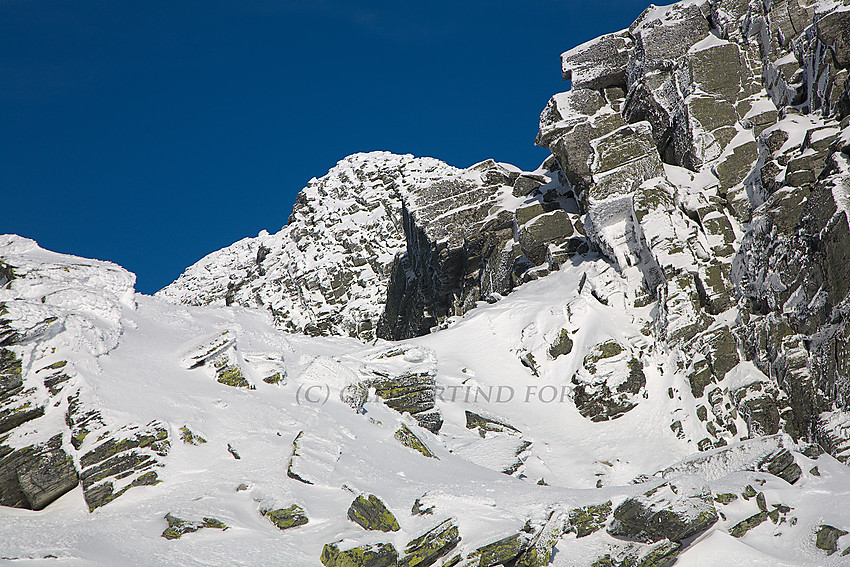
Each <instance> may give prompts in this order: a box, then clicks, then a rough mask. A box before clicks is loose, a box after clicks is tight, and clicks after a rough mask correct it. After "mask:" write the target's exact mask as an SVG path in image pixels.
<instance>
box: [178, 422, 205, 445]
mask: <svg viewBox="0 0 850 567" xmlns="http://www.w3.org/2000/svg"><path fill="white" fill-rule="evenodd" d="M180 440H181V441H183V442H184V443H186V444H187V445H203V444H204V443H206V442H207V440H206V439H204V438H203V437H201V436H200V435H198V434H197V433H193V432H192V430H191V429H189V426H188V425H184V426H183V427H181V428H180Z"/></svg>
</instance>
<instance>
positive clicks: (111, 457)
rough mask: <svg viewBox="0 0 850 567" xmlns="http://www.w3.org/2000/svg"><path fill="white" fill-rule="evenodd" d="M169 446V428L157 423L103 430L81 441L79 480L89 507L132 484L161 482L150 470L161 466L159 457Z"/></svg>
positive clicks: (109, 498) (122, 491)
mask: <svg viewBox="0 0 850 567" xmlns="http://www.w3.org/2000/svg"><path fill="white" fill-rule="evenodd" d="M170 446H171V444H170V440H169V433H168V428H167V427H166V426H165V425H164V424H162V423H158V422H151V423H149V424H148V425H146V426H125V427H122V428H118V429H116V430H114V431H106V432H104V433H102V434H101V435H100V436H99V439H98V440H97V441H94V442H92V443H91V444H84V445H83V446H82V447H83V449H84V450H83V451H81V452H82V456H81V457H80V468H81V471H82V472H81V473H80V480H81V481H82V484H83V494H84V495H85V498H86V503H87V504H88V506H89V509H90V510H94V509H95V508H99V507H101V506H104V505H106V504H108V503H109V502H111V501H113V500H115V499H116V498H118V497H119V496H121V495H122V494H124V493H125V492H126V491H127V490H129V489H130V488H131V487H133V486H149V485H154V484H158V483H159V482H161V481H160V480H159V478H158V475H157V473H156V471H155V470H153V469H154V468H156V467H161V466H163V463H162V462H161V459H160V458H161V457H164V456H166V455H167V454H168V451H169V449H170ZM86 447H89V448H86Z"/></svg>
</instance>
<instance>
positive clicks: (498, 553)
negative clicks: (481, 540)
mask: <svg viewBox="0 0 850 567" xmlns="http://www.w3.org/2000/svg"><path fill="white" fill-rule="evenodd" d="M527 545H528V544H527V537H526V535H525V534H522V533H516V534H514V535H510V536H508V537H505V538H502V539H500V540H498V541H494V542H493V543H488V544H487V545H484V546H482V547H479V548H478V549H476V550H475V551H474V552H472V553H471V554H470V555H469V558H473V557H478V558H479V560H478V565H481V566H482V567H485V566H486V567H490V566H491V565H501V564H504V563H508V562H510V561H511V560H513V559H514V558H516V557H517V556H518V555H519V554H520V553H522V552H523V551H524V550H525V548H526V547H527Z"/></svg>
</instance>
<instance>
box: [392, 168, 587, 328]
mask: <svg viewBox="0 0 850 567" xmlns="http://www.w3.org/2000/svg"><path fill="white" fill-rule="evenodd" d="M549 166H553V167H554V164H552V163H549ZM532 182H533V184H534V185H536V186H534V187H533V188H532V189H531V191H527V187H526V186H531V185H532ZM517 185H519V186H520V188H519V189H518V188H517ZM515 194H518V195H522V196H523V197H525V199H524V201H520V203H522V204H521V205H520V206H519V207H516V208H515V210H514V209H513V208H512V207H511V206H509V204H510V203H514V204H516V203H517V199H515V198H514V199H512V198H511V197H512V196H513V195H515ZM400 196H401V202H402V219H403V227H404V234H405V238H406V241H407V246H406V251H405V253H404V254H402V255H400V256H398V257H397V258H396V261H395V262H394V264H393V269H392V276H391V278H390V281H389V285H388V291H387V304H386V308H385V310H384V313H383V315H382V316H381V319H380V322H379V324H378V330H377V332H378V336H380V337H382V338H387V339H393V340H399V339H405V338H410V337H415V336H419V335H423V334H426V333H428V332H430V330H431V328H432V327H436V326H437V325H439V324H441V323H443V322H444V321H445V320H446V319H447V318H450V317H452V316H457V315H463V314H464V313H465V312H467V311H468V310H470V309H472V308H473V307H475V304H476V302H477V301H483V300H487V299H489V298H491V297H494V296H500V295H505V294H507V293H509V292H510V291H511V290H512V289H513V288H514V287H515V286H517V285H519V284H521V283H522V282H524V281H529V280H531V279H535V278H537V277H540V276H542V275H546V274H547V273H548V272H549V271H550V270H554V269H557V268H558V267H559V266H560V264H561V263H562V262H563V261H564V260H565V259H566V258H568V257H569V256H570V255H572V254H575V253H577V252H586V251H587V250H588V246H587V244H586V241H585V239H584V237H583V232H584V228H583V226H582V224H581V222H580V220H579V219H578V217H577V215H576V214H575V213H576V212H577V208H576V204H575V201H574V199H573V198H572V197H571V193H570V194H568V193H567V191H566V190H565V189H564V188H563V187H562V186H561V183H560V181H559V174H558V171H557V170H556V169H542V170H538V171H537V172H534V173H531V174H528V173H522V172H520V171H519V170H517V169H515V168H511V167H509V166H506V165H503V164H498V163H495V162H493V161H492V160H488V161H485V162H481V163H479V164H476V165H474V166H472V167H470V168H469V169H468V170H465V172H464V174H463V175H462V176H460V177H458V178H453V179H444V180H440V181H437V182H435V183H433V184H431V185H428V186H419V187H404V188H402V190H401V191H400Z"/></svg>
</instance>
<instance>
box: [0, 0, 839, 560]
mask: <svg viewBox="0 0 850 567" xmlns="http://www.w3.org/2000/svg"><path fill="white" fill-rule="evenodd" d="M848 30H850V7H848V5H846V4H840V3H835V2H826V1H822V2H818V3H811V4H810V3H807V2H805V1H801V0H785V1H782V2H762V1H760V0H756V1H754V2H744V1H740V0H728V1H727V0H687V1H685V2H680V3H678V4H675V5H672V6H667V7H650V8H648V9H647V10H646V11H645V12H644V13H643V14H641V16H640V17H639V18H638V19H637V20H636V21H635V23H634V24H633V25H632V26H630V27H629V29H627V30H622V31H619V32H615V33H611V34H608V35H605V36H603V37H600V38H597V39H596V40H593V41H591V42H588V43H585V44H583V45H580V46H578V47H575V48H573V49H571V50H569V51H567V52H566V53H564V54H563V55H562V57H561V70H562V73H563V76H564V78H565V79H568V80H569V81H570V89H569V90H568V91H565V92H563V93H559V94H556V95H555V96H553V97H552V99H551V100H550V101H549V102H548V104H547V105H546V106H545V108H544V110H543V112H542V114H541V116H540V123H539V134H538V137H537V143H538V144H539V145H540V146H542V147H544V148H547V149H548V150H550V152H551V156H550V157H549V158H548V159H546V160H545V161H544V162H543V164H542V165H541V167H540V168H539V169H537V170H535V171H532V172H523V171H520V170H519V169H517V168H515V167H513V166H510V165H508V164H503V163H496V162H494V161H492V160H487V161H484V162H481V163H479V164H476V165H473V166H471V167H469V168H467V169H457V168H454V167H451V166H448V165H446V164H444V163H442V162H440V161H437V160H434V159H428V158H413V157H411V156H397V155H393V154H389V153H383V152H376V153H370V154H357V155H354V156H350V157H348V158H346V159H344V160H342V161H340V162H339V164H337V166H336V167H334V168H333V169H332V170H331V171H330V172H329V173H328V174H327V175H326V176H324V177H322V178H321V179H314V180H312V181H311V182H310V183H309V184H308V186H307V187H306V188H305V189H304V190H303V191H302V192H301V193H300V194H299V196H298V201H297V203H296V205H295V207H294V209H293V213H292V215H291V216H290V218H289V224H288V225H287V226H286V227H284V228H283V229H282V230H281V231H280V232H278V233H277V234H274V235H270V234H267V233H261V234H260V235H259V236H258V237H256V238H249V239H245V240H242V241H240V242H237V243H235V244H233V245H232V246H230V247H228V248H226V249H224V250H221V251H218V252H215V253H213V254H210V255H209V256H207V257H206V258H204V259H203V260H201V261H200V262H199V263H197V264H196V265H194V266H192V267H190V268H188V269H187V270H186V272H185V273H184V274H183V275H182V276H181V277H180V278H179V279H178V280H177V281H176V282H174V283H173V284H171V285H170V286H168V287H167V288H165V289H164V290H162V291H161V292H159V294H157V295H158V296H159V297H158V298H146V297H144V296H139V295H134V292H133V289H132V285H133V278H132V275H131V274H129V273H127V272H126V271H124V270H122V269H120V268H118V267H117V266H114V265H111V264H108V263H103V262H96V261H88V260H82V259H79V258H73V257H67V256H62V255H59V254H54V253H50V252H46V251H44V250H41V249H40V248H38V247H37V246H36V245H35V243H33V242H31V241H28V240H26V239H22V238H19V237H14V236H4V237H1V238H3V240H0V504H2V505H4V506H7V507H17V508H30V509H33V510H38V509H42V508H44V507H46V506H48V505H49V504H50V503H51V502H53V501H55V500H56V499H58V498H62V497H63V495H66V494H68V493H69V492H70V493H71V495H72V494H73V493H74V491H79V493H80V494H81V495H82V498H83V499H84V501H85V505H86V506H87V507H88V509H89V510H95V509H97V508H99V507H102V506H104V505H106V504H109V503H110V502H112V501H113V500H115V499H116V498H119V497H121V496H122V495H123V494H125V493H126V492H127V491H128V490H130V489H131V488H134V487H140V486H147V487H148V488H145V489H138V490H135V489H134V490H133V492H132V493H131V494H138V502H140V503H142V504H141V509H142V510H143V512H142V513H144V514H148V515H149V516H151V515H156V519H157V520H158V519H161V518H163V514H164V522H160V523H161V524H162V525H161V526H160V529H164V531H163V532H162V537H163V538H165V539H168V540H173V539H179V538H180V537H181V536H183V535H187V534H191V533H193V532H196V531H199V530H201V529H207V530H208V531H207V533H208V534H209V535H208V536H204V537H209V539H207V540H204V541H213V539H212V538H213V536H212V534H210V532H211V531H212V530H209V528H213V529H218V530H226V529H227V528H228V527H229V526H230V525H234V526H238V527H239V528H240V530H238V533H237V534H236V535H235V536H234V537H233V538H230V539H222V540H221V541H223V542H224V543H223V544H221V546H220V547H219V548H216V549H217V550H218V551H220V552H221V553H224V555H219V556H228V557H233V556H234V555H233V553H236V552H238V553H240V554H244V556H245V557H249V556H251V555H250V554H251V553H257V551H256V550H257V549H265V550H272V551H269V553H277V552H278V550H279V549H280V548H281V547H280V546H281V545H282V546H283V549H285V550H286V552H287V553H288V554H289V555H287V557H295V558H296V559H293V561H295V562H299V561H300V562H301V563H304V564H306V563H308V562H310V561H312V562H315V561H316V560H317V558H318V559H319V560H321V561H322V562H323V564H325V565H328V566H329V567H330V566H332V565H358V566H365V567H370V566H371V567H374V566H376V565H408V566H413V565H423V566H424V565H453V566H457V565H467V566H471V565H488V566H489V565H500V564H501V565H505V564H508V565H523V566H538V567H539V566H542V565H548V564H553V565H591V566H593V567H597V566H605V565H643V566H647V567H648V566H653V565H657V566H660V565H669V564H671V562H673V561H676V560H677V558H680V559H682V562H683V563H684V564H697V563H700V561H703V560H704V559H705V558H706V557H711V558H717V561H716V562H717V563H722V564H759V562H761V563H760V564H771V565H772V564H782V561H790V562H791V563H793V564H806V565H827V564H830V565H831V564H835V565H838V564H840V561H841V559H840V558H839V557H840V556H839V555H838V554H836V553H835V552H836V551H839V550H842V554H841V556H847V555H850V541H845V540H846V539H847V538H846V537H845V536H846V535H847V533H848V532H847V530H846V529H842V527H843V528H848V526H850V514H848V512H847V509H848V508H847V506H846V505H845V504H846V502H845V500H846V497H845V496H844V492H846V490H845V488H846V483H847V480H848V478H850V469H848V468H847V467H846V466H845V464H847V463H848V462H850V433H848V431H850V411H848V402H850V389H848V388H850V362H848V354H850V353H848V346H847V345H848V342H849V341H850V271H849V270H850V268H848V265H850V212H848V211H850V79H849V78H848V73H850V58H848V56H849V55H850V45H849V43H850V37H849V36H848ZM169 302H170V303H169ZM175 303H182V304H184V305H175ZM281 330H285V331H289V333H282V332H280V331H281ZM303 334H307V335H312V336H311V337H304V336H302V335H303ZM367 341H368V342H370V343H372V344H370V345H369V346H366V345H365V344H364V343H365V342H367ZM394 341H403V342H394ZM178 440H179V441H181V442H182V443H179V444H178V443H177V441H178ZM824 450H826V451H827V452H828V453H829V454H824V453H823V451H824ZM830 454H831V455H832V456H830ZM833 457H834V458H833ZM160 484H162V485H164V486H160ZM482 487H485V488H482ZM243 492H248V495H250V499H249V498H248V497H247V496H248V495H243V494H242V493H243ZM243 496H244V498H243ZM130 500H131V499H130V498H123V499H122V501H123V502H128V501H130ZM127 507H128V508H127V509H129V507H130V505H129V504H128V505H127ZM251 507H253V508H256V510H253V512H256V513H253V512H252V511H251V510H250V509H251ZM72 508H73V506H69V507H68V508H67V509H65V510H66V511H67V510H72ZM117 508H120V506H119V507H117ZM112 509H115V508H112ZM210 509H212V510H215V513H216V514H217V516H216V517H212V516H205V515H203V514H207V513H209V510H210ZM167 510H170V511H167ZM408 510H409V511H410V513H409V514H408V513H407V511H408ZM172 511H177V512H179V514H180V515H181V516H185V517H187V518H188V517H191V518H197V519H196V520H183V519H180V517H178V516H177V515H174V514H172V513H171V512H172ZM246 511H247V512H246ZM2 512H3V510H2V509H0V513H2ZM68 513H71V512H68ZM114 514H115V516H109V519H110V521H111V519H112V518H113V517H122V518H124V519H125V520H126V519H127V517H128V514H129V513H125V514H124V516H121V514H122V512H120V511H116V512H115V513H114ZM60 515H61V512H60ZM218 515H221V518H222V519H219V518H218ZM92 516H96V514H93V515H92ZM22 517H23V516H22ZM151 517H153V516H151ZM258 518H265V519H264V520H262V521H261V522H260V524H261V526H258V525H257V523H258V521H259V520H258ZM61 519H62V522H63V527H62V528H61V530H59V533H62V534H63V535H66V534H67V533H70V532H67V530H73V529H76V528H69V527H64V524H66V523H68V522H65V521H64V520H65V519H67V518H66V516H62V517H61ZM132 520H133V521H134V522H135V520H136V518H135V517H133V518H132ZM267 520H268V521H267ZM316 520H318V521H316ZM36 521H37V520H33V522H36ZM90 521H91V522H93V524H92V525H95V524H94V522H96V521H97V520H96V519H95V520H90ZM152 522H153V520H152V521H150V522H148V523H145V524H144V526H146V527H143V528H139V530H140V531H139V533H137V534H135V535H136V537H137V539H138V540H139V541H140V542H142V543H139V544H138V545H137V546H136V548H135V550H134V555H133V556H134V557H137V558H144V560H142V559H140V560H139V562H140V563H150V562H151V561H150V559H151V557H152V555H151V552H150V551H149V548H150V546H151V544H150V541H149V540H146V539H145V538H146V537H147V535H145V534H146V533H147V532H144V530H145V529H147V527H149V524H151V525H152ZM71 523H73V522H71ZM6 524H7V523H4V522H0V539H3V541H7V540H14V539H15V536H16V534H17V532H15V531H14V529H13V528H10V527H8V526H7V525H6ZM96 525H97V526H100V527H102V526H104V523H103V522H101V523H100V524H96ZM263 527H265V528H266V531H272V533H273V534H274V536H273V537H271V536H270V537H267V534H265V532H264V531H263ZM62 530H66V531H62ZM279 530H284V534H283V535H281V534H280V533H279ZM142 532H144V534H142ZM234 532H237V530H234ZM378 532H380V533H378ZM33 533H37V534H40V535H39V537H40V538H41V539H40V540H38V541H41V542H43V541H44V540H45V539H51V540H52V539H56V538H53V537H52V536H53V535H54V533H53V532H49V530H46V531H44V532H39V531H38V530H37V529H34V530H33ZM74 533H77V532H74ZM215 533H218V532H215ZM246 534H248V535H246ZM292 534H295V535H292ZM18 535H19V534H18ZM30 535H31V534H30V532H29V531H28V532H27V533H26V537H24V538H21V537H18V539H17V540H15V542H14V546H15V549H18V550H20V551H19V552H16V553H18V555H19V556H22V557H23V556H25V554H26V553H27V552H29V553H30V554H31V553H33V551H32V550H33V549H38V548H39V544H38V542H36V543H32V542H31V541H30V539H31V538H30ZM115 537H117V536H113V539H115ZM216 537H218V536H216ZM221 537H222V538H224V537H225V536H221ZM121 538H122V541H123V534H121ZM154 538H156V541H157V542H159V533H158V532H157V533H156V534H154ZM585 538H586V539H585ZM841 538H844V540H842V539H841ZM36 539H38V538H36ZM64 539H66V540H74V541H76V539H79V538H76V539H75V538H74V537H66V538H64ZM131 539H132V538H131ZM24 540H25V541H24ZM33 541H36V540H33ZM281 542H282V543H281ZM160 544H161V542H160ZM205 545H206V544H205ZM41 547H42V548H43V547H44V546H43V545H41ZM173 549H176V548H173ZM193 549H196V548H193ZM234 550H237V551H234ZM157 553H158V552H157ZM163 553H164V552H163ZM157 557H161V556H160V555H157ZM241 557H242V556H241V555H240V558H241ZM252 557H256V556H252ZM263 558H264V559H265V558H266V556H263ZM191 560H192V561H196V558H194V557H193V558H192V559H191ZM240 560H241V559H240ZM689 560H690V561H691V563H688V561H689ZM186 562H190V561H189V560H188V559H187V561H186ZM700 564H702V563H700Z"/></svg>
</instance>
